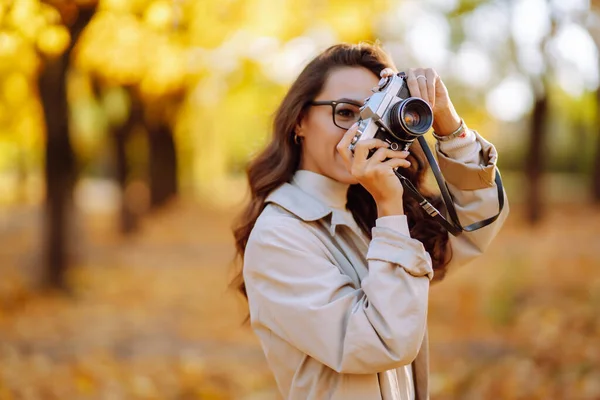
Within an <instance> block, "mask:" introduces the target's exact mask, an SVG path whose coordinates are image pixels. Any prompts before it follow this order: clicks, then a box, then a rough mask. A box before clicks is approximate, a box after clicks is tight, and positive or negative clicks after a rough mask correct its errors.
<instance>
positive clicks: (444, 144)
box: [438, 129, 481, 164]
mask: <svg viewBox="0 0 600 400" xmlns="http://www.w3.org/2000/svg"><path fill="white" fill-rule="evenodd" d="M438 143H439V144H440V151H441V152H442V153H444V154H445V155H446V156H448V157H449V158H452V159H454V160H457V161H461V162H464V163H465V164H477V163H479V152H480V151H481V145H480V144H479V142H477V137H476V136H475V133H473V131H472V130H470V129H467V130H466V133H465V135H464V136H462V137H460V136H458V137H455V138H453V139H450V140H446V141H439V142H438Z"/></svg>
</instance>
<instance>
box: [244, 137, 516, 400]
mask: <svg viewBox="0 0 600 400" xmlns="http://www.w3.org/2000/svg"><path fill="white" fill-rule="evenodd" d="M471 132H472V134H471V135H473V134H474V135H475V140H474V142H473V144H472V145H471V147H470V151H471V153H473V152H475V154H474V155H473V154H471V155H470V156H469V155H467V157H466V160H467V161H466V162H465V161H464V160H463V161H461V160H457V159H454V158H452V157H450V156H448V155H447V154H444V153H443V152H442V151H441V150H440V146H439V144H438V145H437V146H436V153H437V156H438V161H439V165H440V168H441V170H442V172H443V174H444V177H445V178H446V180H447V182H448V184H449V188H450V190H451V192H452V194H453V197H454V199H455V202H456V209H457V212H458V215H459V217H460V220H461V223H462V224H463V225H464V226H466V225H468V224H470V223H472V222H475V221H478V220H481V219H484V218H488V217H490V216H492V215H494V214H496V213H497V211H498V199H497V189H496V185H495V183H494V177H495V170H494V167H495V165H496V161H497V153H496V150H495V148H494V146H493V145H492V144H491V143H489V142H487V141H486V140H484V139H483V138H482V137H481V136H480V135H479V134H478V133H477V132H475V131H472V130H471ZM442 145H443V143H442ZM473 149H476V150H473ZM463 150H464V149H463ZM447 153H450V152H447ZM469 157H470V161H469ZM300 178H302V179H300ZM346 189H347V187H343V184H340V183H339V182H335V181H333V180H331V179H329V178H326V177H323V176H321V175H317V174H314V173H310V172H308V171H298V172H297V173H296V176H295V178H294V180H292V182H291V183H285V184H283V185H282V186H280V187H279V188H278V189H276V190H274V191H273V192H272V193H271V194H270V196H269V197H268V198H267V205H266V207H265V209H264V211H263V212H262V213H261V215H260V217H259V218H258V220H257V221H256V224H255V226H254V228H253V230H252V233H251V235H250V238H249V241H248V244H247V248H246V252H245V255H244V272H243V274H244V279H245V282H246V289H247V293H248V301H249V306H250V317H251V325H252V328H253V329H254V331H255V333H256V334H257V336H258V338H259V339H260V342H261V345H262V347H263V350H264V352H265V356H266V359H267V362H268V364H269V366H270V368H271V369H272V371H273V373H274V376H275V379H276V382H277V385H278V387H279V390H280V391H281V393H282V395H283V397H284V398H285V399H298V400H300V399H301V400H306V399H343V400H353V399H356V400H358V399H360V400H371V399H383V400H392V399H393V400H404V399H407V400H410V399H413V398H414V399H417V400H424V399H428V398H429V389H428V378H429V361H428V359H429V355H428V340H427V304H428V293H429V285H430V280H431V279H432V277H433V270H432V267H431V258H430V256H429V254H428V253H427V252H426V251H425V249H424V247H423V245H422V243H421V242H419V241H418V240H416V239H413V238H411V237H410V233H409V230H408V225H407V222H406V217H405V216H400V215H399V216H388V217H383V218H379V219H378V220H377V221H376V226H375V227H374V228H373V230H372V239H371V240H370V241H369V239H368V238H367V237H366V236H365V235H364V234H363V233H362V232H361V231H360V229H358V227H357V225H356V223H355V222H354V220H353V219H352V217H351V214H350V213H349V212H348V211H346V210H345V207H344V203H345V190H346ZM311 192H312V193H311ZM508 211H509V210H508V204H507V202H506V201H505V207H504V211H503V212H502V214H501V216H500V217H499V218H498V220H497V221H496V222H494V223H493V224H492V225H490V226H487V227H485V228H483V229H480V230H478V231H475V232H472V233H463V234H462V235H460V236H459V237H454V236H452V235H450V240H449V243H450V245H451V246H452V252H453V259H452V261H451V264H450V266H449V268H450V269H452V268H455V267H457V266H460V265H464V264H466V263H467V262H469V261H471V260H473V259H474V258H476V257H477V256H479V255H481V254H482V253H483V252H484V251H485V249H486V248H487V247H488V246H489V244H490V242H491V241H492V239H493V238H494V236H495V235H496V233H497V232H498V230H499V229H500V227H501V226H502V224H503V222H504V220H505V219H506V217H507V215H508Z"/></svg>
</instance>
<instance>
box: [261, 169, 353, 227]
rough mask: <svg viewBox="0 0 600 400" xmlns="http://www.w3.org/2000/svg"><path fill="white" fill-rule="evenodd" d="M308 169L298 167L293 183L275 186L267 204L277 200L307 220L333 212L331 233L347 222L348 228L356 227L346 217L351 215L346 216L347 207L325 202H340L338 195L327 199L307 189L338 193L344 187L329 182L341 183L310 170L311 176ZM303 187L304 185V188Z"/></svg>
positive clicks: (316, 219) (315, 219) (332, 193)
mask: <svg viewBox="0 0 600 400" xmlns="http://www.w3.org/2000/svg"><path fill="white" fill-rule="evenodd" d="M307 172H308V171H298V172H297V175H295V176H294V179H292V182H291V183H288V182H286V183H284V184H282V185H281V186H279V187H278V188H277V189H275V190H273V191H272V192H271V193H270V194H269V195H268V196H267V198H266V200H265V204H267V203H274V204H277V205H278V206H280V207H282V208H284V209H286V210H287V211H289V212H290V213H292V214H294V215H295V216H297V217H298V218H300V219H302V220H303V221H306V222H309V221H318V220H321V219H323V218H326V217H328V216H329V215H331V227H330V230H329V233H330V234H331V235H332V236H334V235H335V229H336V227H337V226H338V225H346V226H348V227H349V228H351V229H354V227H353V226H351V225H350V224H349V223H348V222H347V221H346V218H348V216H347V215H346V216H345V215H344V214H347V211H344V210H341V209H339V208H336V207H332V206H331V205H328V204H326V202H328V203H333V204H335V203H339V199H334V198H330V199H328V198H327V197H323V196H322V195H319V196H315V195H311V194H309V193H308V192H310V191H312V190H311V189H315V188H318V189H321V190H322V193H329V194H330V195H333V196H339V195H340V192H339V190H340V189H341V187H327V186H331V185H333V186H335V185H340V183H339V182H336V181H333V180H332V179H330V178H327V177H324V176H322V175H318V174H315V173H312V172H310V173H309V174H312V175H313V176H311V175H309V174H307ZM298 173H300V174H302V176H299V175H298ZM298 178H300V179H298ZM307 185H309V186H307ZM302 188H304V190H303V189H302ZM327 200H332V201H327Z"/></svg>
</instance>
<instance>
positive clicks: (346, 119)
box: [333, 103, 360, 129]
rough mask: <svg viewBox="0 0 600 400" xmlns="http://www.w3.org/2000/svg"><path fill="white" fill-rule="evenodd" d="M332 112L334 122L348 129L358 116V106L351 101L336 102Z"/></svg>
mask: <svg viewBox="0 0 600 400" xmlns="http://www.w3.org/2000/svg"><path fill="white" fill-rule="evenodd" d="M333 112H334V114H333V118H334V121H335V124H336V125H337V126H339V127H340V128H344V129H350V127H351V126H352V125H353V124H354V123H355V122H356V121H358V119H359V117H360V107H359V106H357V105H356V104H351V103H337V104H336V106H335V110H334V111H333Z"/></svg>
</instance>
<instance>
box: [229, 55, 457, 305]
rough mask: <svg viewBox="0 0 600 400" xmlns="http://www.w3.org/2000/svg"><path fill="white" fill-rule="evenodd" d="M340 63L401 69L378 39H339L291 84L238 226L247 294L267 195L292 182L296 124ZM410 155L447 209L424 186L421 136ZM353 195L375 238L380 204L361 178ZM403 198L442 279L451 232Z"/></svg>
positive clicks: (253, 165) (418, 178)
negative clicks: (250, 249)
mask: <svg viewBox="0 0 600 400" xmlns="http://www.w3.org/2000/svg"><path fill="white" fill-rule="evenodd" d="M340 67H364V68H367V69H368V70H370V71H372V72H373V74H375V75H376V76H377V77H379V73H380V72H381V70H382V69H384V68H388V67H391V68H394V69H395V67H394V64H393V62H392V60H391V59H390V57H389V56H388V55H387V54H386V53H385V52H384V51H383V50H382V49H381V48H380V47H379V46H377V45H372V44H368V43H359V44H338V45H334V46H331V47H329V48H328V49H327V50H325V51H323V52H322V53H321V54H319V55H318V56H317V57H315V58H314V59H313V60H312V61H311V62H310V63H308V65H307V66H306V67H305V68H304V70H303V71H302V72H301V73H300V75H299V76H298V78H297V79H296V81H295V82H294V83H293V84H292V86H291V87H290V89H289V91H288V92H287V94H286V96H285V97H284V98H283V101H282V102H281V104H280V105H279V108H278V109H277V111H276V113H275V118H274V121H273V132H272V139H271V141H270V143H269V144H268V145H267V146H266V148H265V149H264V150H263V151H262V152H261V153H260V154H258V155H257V156H256V157H255V158H254V159H253V160H252V161H251V162H250V163H249V164H248V166H247V168H246V173H247V176H248V183H249V187H250V196H251V198H250V202H249V203H248V204H247V205H246V207H245V208H244V210H243V211H242V213H241V214H240V215H239V217H238V218H237V220H236V222H235V224H234V226H233V235H234V237H235V244H236V260H237V262H239V268H238V271H237V273H236V275H235V277H234V278H233V280H232V282H231V284H232V286H233V287H235V288H236V289H237V290H239V291H240V292H241V293H242V295H244V296H245V297H246V298H247V295H246V288H245V284H244V279H243V275H242V273H243V271H242V268H243V260H244V252H245V249H246V244H247V243H248V237H249V236H250V232H251V231H252V228H253V227H254V224H255V223H256V220H257V218H258V216H259V215H260V213H261V212H262V211H263V209H264V207H265V199H266V198H267V196H268V195H269V194H270V193H271V192H272V191H273V190H274V189H276V188H277V187H279V186H280V185H282V184H283V183H284V182H289V181H290V180H291V178H292V176H293V175H294V173H295V172H296V170H297V169H298V167H299V165H300V158H301V146H298V145H297V144H295V143H294V131H295V127H296V125H297V124H298V123H299V122H300V121H301V120H302V118H303V116H304V114H305V112H306V110H307V108H308V105H309V103H310V102H311V101H312V100H314V99H315V97H316V96H317V95H318V94H319V93H320V92H321V90H322V89H323V86H324V85H325V82H326V80H327V77H328V75H329V73H330V72H331V71H332V70H334V69H335V68H340ZM407 159H408V160H409V161H410V162H411V166H410V167H409V168H406V169H403V170H402V171H403V175H404V176H406V177H407V178H408V179H409V180H410V181H411V182H412V183H413V184H414V185H415V186H416V187H417V189H418V190H419V192H420V193H421V194H423V195H424V196H425V197H426V198H427V199H428V200H429V201H430V202H431V204H433V205H434V206H435V207H436V208H437V209H438V210H441V209H442V208H441V207H442V206H443V203H442V201H441V198H440V196H434V195H432V194H431V192H429V191H428V190H427V188H426V187H425V186H424V181H425V176H426V172H427V170H428V169H429V165H428V163H427V159H426V157H425V154H424V153H423V149H422V148H421V146H420V145H419V143H418V142H416V141H415V142H414V143H413V144H412V145H411V152H410V155H409V156H408V158H407ZM347 200H348V201H347V204H346V206H347V208H348V210H349V211H351V212H352V215H353V216H354V219H355V220H356V222H357V224H358V225H359V226H360V228H361V230H362V231H363V232H364V233H365V235H367V236H368V237H369V238H371V228H372V227H374V226H375V220H376V219H377V206H376V204H375V201H374V200H373V197H372V196H371V195H370V193H369V192H368V191H367V190H366V189H364V188H363V187H362V186H361V185H360V184H356V185H350V188H349V189H348V195H347ZM403 201H404V210H405V214H406V216H407V219H408V226H409V229H410V234H411V237H413V238H415V239H417V240H419V241H421V242H422V243H423V245H424V247H425V249H426V250H427V252H428V253H429V255H430V256H431V259H432V263H433V268H434V271H435V274H434V281H439V280H441V279H442V278H443V277H444V275H445V273H446V267H447V265H448V263H449V261H450V258H451V254H450V249H449V246H447V243H448V232H447V231H446V230H445V229H444V228H443V227H442V226H441V225H440V224H439V223H438V222H436V221H434V220H433V219H432V218H430V217H429V216H428V215H427V214H426V213H425V212H424V211H423V209H422V208H421V207H420V206H419V204H418V203H417V202H416V201H415V200H414V199H412V198H411V197H409V196H407V195H406V193H405V194H404V197H403Z"/></svg>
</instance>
